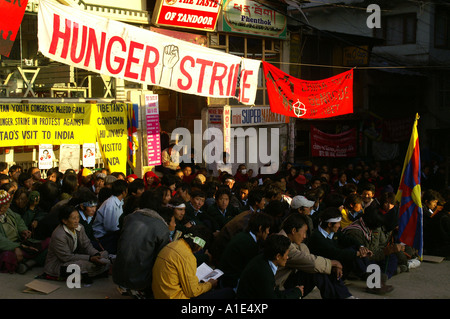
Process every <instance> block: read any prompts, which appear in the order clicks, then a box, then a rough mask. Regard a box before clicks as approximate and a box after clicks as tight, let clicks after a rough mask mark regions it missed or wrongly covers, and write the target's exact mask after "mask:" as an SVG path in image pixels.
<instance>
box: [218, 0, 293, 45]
mask: <svg viewBox="0 0 450 319" xmlns="http://www.w3.org/2000/svg"><path fill="white" fill-rule="evenodd" d="M259 2H260V1H258V2H256V1H252V0H225V1H224V5H223V10H222V19H221V20H220V21H221V25H220V30H221V31H224V32H237V33H247V34H254V35H258V36H263V37H273V38H277V39H286V38H287V20H286V16H284V15H283V14H281V13H278V12H277V11H275V10H274V9H271V8H270V7H267V6H265V5H264V4H262V3H259Z"/></svg>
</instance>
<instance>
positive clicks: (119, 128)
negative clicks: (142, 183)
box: [92, 103, 128, 174]
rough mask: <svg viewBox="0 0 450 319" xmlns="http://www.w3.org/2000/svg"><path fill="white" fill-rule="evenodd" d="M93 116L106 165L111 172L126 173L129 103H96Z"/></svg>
mask: <svg viewBox="0 0 450 319" xmlns="http://www.w3.org/2000/svg"><path fill="white" fill-rule="evenodd" d="M93 108H94V109H93V110H92V113H93V118H95V123H94V125H95V127H96V128H97V131H96V135H97V141H98V144H99V146H100V150H101V153H102V157H103V161H104V163H105V166H106V167H108V168H109V170H110V171H111V173H114V172H122V173H124V174H126V168H127V154H128V153H127V150H128V148H127V142H128V139H127V134H128V132H127V104H125V103H117V104H94V105H93Z"/></svg>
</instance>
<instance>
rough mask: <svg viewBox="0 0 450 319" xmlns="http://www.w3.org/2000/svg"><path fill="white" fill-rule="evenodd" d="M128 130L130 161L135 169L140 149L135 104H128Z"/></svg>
mask: <svg viewBox="0 0 450 319" xmlns="http://www.w3.org/2000/svg"><path fill="white" fill-rule="evenodd" d="M127 111H128V112H127V129H128V161H129V163H130V166H132V168H133V169H134V168H135V167H136V151H137V149H138V147H139V142H138V134H137V120H136V112H135V108H134V105H133V104H128V110H127Z"/></svg>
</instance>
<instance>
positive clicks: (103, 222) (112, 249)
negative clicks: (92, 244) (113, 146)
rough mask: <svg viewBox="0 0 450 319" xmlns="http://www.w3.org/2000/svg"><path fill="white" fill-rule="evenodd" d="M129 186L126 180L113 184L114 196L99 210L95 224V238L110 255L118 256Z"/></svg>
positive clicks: (93, 227)
mask: <svg viewBox="0 0 450 319" xmlns="http://www.w3.org/2000/svg"><path fill="white" fill-rule="evenodd" d="M127 192H128V184H127V182H126V181H125V180H121V179H120V180H116V181H114V182H113V184H112V195H111V196H110V197H109V198H108V199H107V200H105V201H104V202H103V204H102V205H101V206H100V208H99V209H98V210H97V215H96V216H95V220H94V224H93V226H92V229H93V230H94V236H95V238H97V239H98V240H99V242H100V244H101V246H102V247H103V248H104V249H105V250H107V251H108V252H109V253H110V254H116V251H117V240H118V238H119V218H120V216H121V215H122V214H123V200H124V198H125V197H126V196H127Z"/></svg>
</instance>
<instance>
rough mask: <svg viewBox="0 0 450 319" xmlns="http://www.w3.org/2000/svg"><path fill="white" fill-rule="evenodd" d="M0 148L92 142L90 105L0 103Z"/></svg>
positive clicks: (93, 135) (93, 137)
mask: <svg viewBox="0 0 450 319" xmlns="http://www.w3.org/2000/svg"><path fill="white" fill-rule="evenodd" d="M0 111H1V114H2V115H1V117H0V145H1V146H32V145H39V144H53V145H61V144H83V143H93V142H95V131H93V130H92V126H91V125H90V120H91V105H90V104H72V103H70V104H69V103H67V104H49V103H39V104H0Z"/></svg>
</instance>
